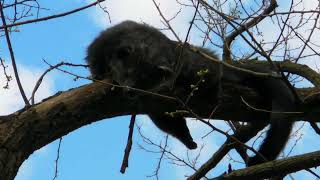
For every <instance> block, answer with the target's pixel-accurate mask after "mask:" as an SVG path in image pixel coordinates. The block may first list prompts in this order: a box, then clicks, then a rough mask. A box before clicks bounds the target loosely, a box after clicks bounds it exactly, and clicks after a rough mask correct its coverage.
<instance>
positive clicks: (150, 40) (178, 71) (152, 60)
mask: <svg viewBox="0 0 320 180" xmlns="http://www.w3.org/2000/svg"><path fill="white" fill-rule="evenodd" d="M191 47H192V48H196V49H199V50H200V51H205V53H209V54H210V56H211V57H212V58H214V59H216V60H219V58H218V57H217V55H215V53H212V52H210V51H209V50H206V49H202V48H197V47H194V46H191ZM86 60H87V63H88V64H89V68H90V71H91V74H92V77H93V78H94V79H96V80H103V79H112V80H113V81H114V82H115V83H117V84H119V85H121V86H125V87H127V86H128V87H133V88H138V89H143V90H146V91H152V92H162V91H165V90H172V89H174V90H175V91H179V94H180V95H181V97H179V98H181V99H187V100H188V99H189V97H190V93H192V92H193V90H194V88H195V85H196V88H197V94H196V95H197V98H198V99H201V103H202V104H205V106H202V107H205V108H207V109H208V112H209V109H211V110H212V109H213V108H214V107H215V106H216V105H217V104H219V101H220V98H221V91H222V90H221V89H222V85H221V84H222V83H221V82H222V81H223V82H229V83H239V84H244V85H247V86H248V87H251V88H254V89H256V90H257V91H258V93H259V94H260V95H261V96H264V97H266V100H267V101H268V102H267V103H269V104H270V107H271V112H270V121H269V123H270V128H269V130H268V133H267V136H266V138H265V140H264V141H263V143H262V145H261V147H260V149H259V153H260V154H261V155H262V156H263V157H261V156H259V155H255V156H254V157H251V158H250V159H249V160H248V165H249V166H251V165H255V164H260V163H262V162H264V161H265V160H274V159H276V158H277V156H278V155H279V153H280V152H281V150H282V149H283V148H284V146H285V144H286V142H287V140H288V138H289V135H290V132H291V129H292V126H293V121H290V120H289V119H290V118H289V115H287V114H285V113H274V112H287V111H294V110H295V108H296V105H295V97H294V95H293V93H292V91H290V88H289V87H288V85H287V83H285V82H284V81H283V80H282V79H276V78H272V77H256V76H254V75H252V74H248V73H247V72H244V71H239V70H235V69H232V68H229V67H222V65H221V63H218V62H214V61H210V60H208V59H206V58H204V57H203V56H201V55H200V54H199V53H195V52H194V51H191V50H190V49H189V48H188V47H184V48H183V46H182V45H181V44H180V43H178V42H176V41H172V40H170V39H169V38H167V37H166V36H165V35H164V34H162V33H161V32H160V31H158V30H157V29H155V28H153V27H151V26H149V25H146V24H139V23H136V22H132V21H124V22H122V23H120V24H118V25H115V26H113V27H111V28H108V29H107V30H105V31H103V32H102V33H101V34H100V35H98V37H97V38H96V39H95V40H94V41H93V42H92V43H91V44H90V45H89V47H88V51H87V58H86ZM240 67H241V68H243V69H249V70H252V71H257V72H264V73H275V71H274V70H273V69H272V68H269V67H268V68H267V67H262V66H256V65H245V64H244V65H241V66H240ZM195 72H198V73H195ZM199 72H200V73H199ZM199 81H201V82H202V81H203V82H206V83H199ZM155 103H156V102H155ZM188 105H190V107H196V106H198V105H199V104H197V103H196V102H194V101H192V98H191V100H190V101H188ZM230 113H232V112H230ZM149 117H150V118H151V120H152V121H153V122H154V124H155V125H156V126H157V127H158V128H159V129H161V130H162V131H164V132H166V133H168V134H170V135H172V136H173V137H175V138H177V139H178V140H179V141H180V142H182V143H183V144H184V145H185V146H186V147H187V148H189V149H195V148H197V144H196V143H195V142H194V140H193V138H192V136H191V134H190V131H189V128H188V126H187V124H186V120H185V117H184V115H183V114H179V113H177V114H168V113H166V111H164V110H161V109H159V111H158V112H154V113H152V114H149ZM254 123H256V124H260V125H259V126H257V127H259V128H260V129H263V128H264V127H266V126H267V125H268V124H269V123H266V122H265V121H263V122H262V121H259V120H257V121H256V122H254ZM240 140H241V139H240ZM245 141H247V139H246V140H245Z"/></svg>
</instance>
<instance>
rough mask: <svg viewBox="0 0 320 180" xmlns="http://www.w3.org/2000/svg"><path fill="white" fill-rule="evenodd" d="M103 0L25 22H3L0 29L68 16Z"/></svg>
mask: <svg viewBox="0 0 320 180" xmlns="http://www.w3.org/2000/svg"><path fill="white" fill-rule="evenodd" d="M103 1H105V0H97V1H95V2H93V3H91V4H88V5H86V6H83V7H80V8H77V9H74V10H71V11H68V12H65V13H61V14H56V15H52V16H47V17H43V18H37V19H32V20H27V21H23V22H18V23H13V24H8V25H5V24H3V25H2V26H0V29H4V28H8V27H13V26H20V25H24V24H30V23H34V22H40V21H47V20H50V19H55V18H59V17H63V16H67V15H70V14H73V13H76V12H79V11H82V10H84V9H87V8H89V7H92V6H95V5H97V4H99V3H101V2H103Z"/></svg>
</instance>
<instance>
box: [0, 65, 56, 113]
mask: <svg viewBox="0 0 320 180" xmlns="http://www.w3.org/2000/svg"><path fill="white" fill-rule="evenodd" d="M6 65H8V68H7V73H8V75H10V76H11V77H12V78H13V79H12V80H11V81H10V83H9V89H4V88H2V87H3V86H5V85H6V78H5V76H4V72H3V68H2V67H1V68H0V99H1V101H0V115H6V114H10V113H12V112H14V111H17V110H19V109H20V108H22V107H23V106H24V102H23V100H22V97H21V94H20V91H19V89H18V85H17V83H16V80H15V78H14V73H13V70H12V67H11V64H6ZM18 70H19V77H20V80H21V83H22V86H23V88H24V90H25V92H26V95H27V97H28V98H30V96H31V93H32V90H33V88H34V86H35V83H36V82H37V80H38V78H39V77H40V75H41V74H42V72H43V70H40V69H37V68H36V67H31V66H25V65H20V64H18ZM52 92H53V81H52V80H51V79H50V77H45V78H44V80H43V82H42V83H41V86H40V88H39V89H38V91H37V93H36V96H35V100H36V101H39V100H41V99H43V98H46V97H48V96H49V95H51V94H52Z"/></svg>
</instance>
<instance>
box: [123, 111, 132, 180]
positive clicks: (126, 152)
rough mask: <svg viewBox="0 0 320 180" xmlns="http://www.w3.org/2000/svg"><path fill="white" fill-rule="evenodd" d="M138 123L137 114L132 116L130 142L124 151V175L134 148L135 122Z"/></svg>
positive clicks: (128, 141)
mask: <svg viewBox="0 0 320 180" xmlns="http://www.w3.org/2000/svg"><path fill="white" fill-rule="evenodd" d="M135 121H136V114H132V115H131V119H130V125H129V134H128V140H127V146H126V149H125V150H124V155H123V160H122V165H121V169H120V172H121V173H122V174H124V173H125V172H126V168H127V167H129V155H130V151H131V147H132V135H133V129H134V122H135Z"/></svg>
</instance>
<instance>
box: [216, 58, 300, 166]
mask: <svg viewBox="0 0 320 180" xmlns="http://www.w3.org/2000/svg"><path fill="white" fill-rule="evenodd" d="M238 67H241V68H243V69H250V70H252V71H256V72H264V73H271V72H273V73H275V71H274V70H273V69H271V68H270V67H262V66H257V65H253V64H251V65H248V64H242V65H238ZM223 72H224V75H223V77H222V81H230V82H235V83H241V84H244V85H246V86H248V87H252V88H255V89H257V90H258V92H259V93H260V94H261V95H262V96H264V99H265V101H266V104H270V105H271V106H270V107H271V111H272V113H270V128H269V130H268V132H267V135H266V138H265V139H264V141H263V143H262V144H261V146H260V148H259V153H260V154H262V155H263V157H261V156H259V155H255V156H254V157H251V158H249V160H248V162H247V164H248V166H252V165H256V164H260V163H263V162H265V160H268V161H269V160H274V159H276V158H277V156H278V155H279V154H280V152H281V151H282V149H283V148H284V146H285V145H286V143H287V141H288V139H289V135H290V133H291V129H292V127H293V123H294V121H292V120H290V118H291V116H292V115H289V114H288V113H285V112H293V111H295V110H296V107H297V100H296V99H295V96H294V94H293V92H292V91H291V90H290V88H289V87H288V85H287V83H286V82H285V81H284V80H282V79H275V78H265V77H257V76H253V75H251V74H247V73H244V72H240V71H235V70H233V69H230V68H228V67H224V70H223ZM257 121H258V120H257ZM254 123H259V124H256V125H254V124H253V126H255V127H257V128H259V130H262V129H263V128H264V127H266V126H267V125H268V124H269V123H265V122H254Z"/></svg>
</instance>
